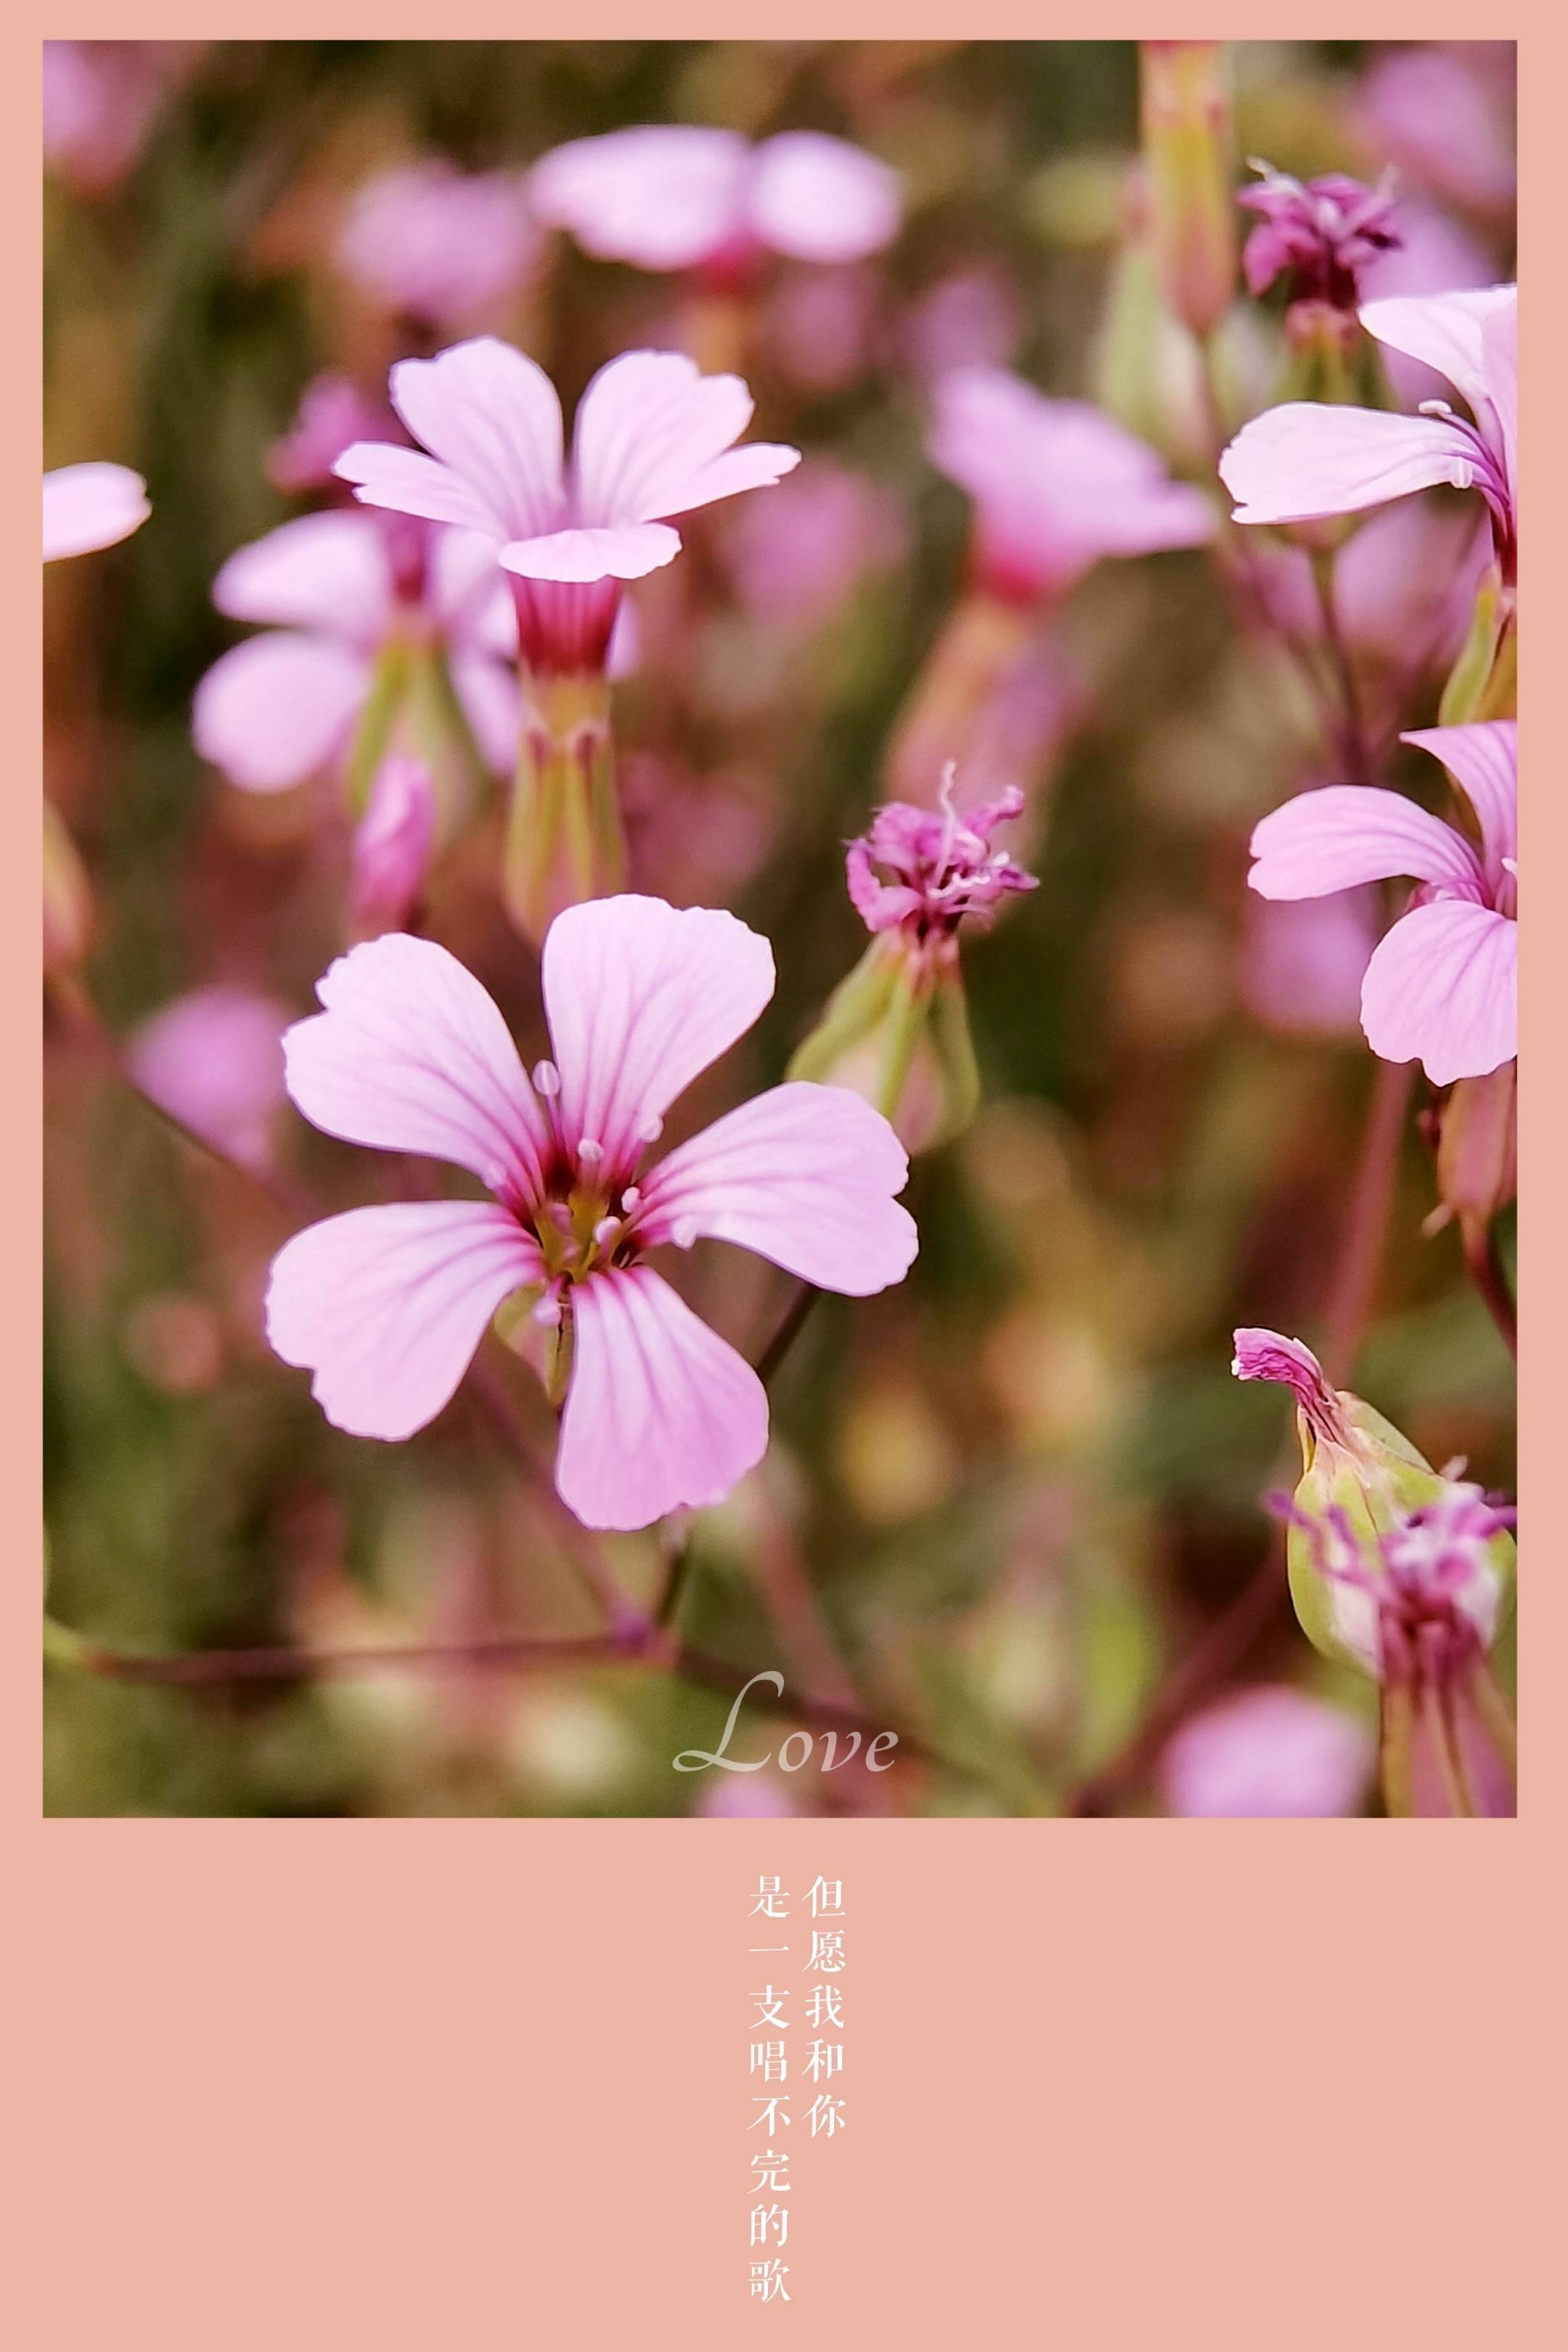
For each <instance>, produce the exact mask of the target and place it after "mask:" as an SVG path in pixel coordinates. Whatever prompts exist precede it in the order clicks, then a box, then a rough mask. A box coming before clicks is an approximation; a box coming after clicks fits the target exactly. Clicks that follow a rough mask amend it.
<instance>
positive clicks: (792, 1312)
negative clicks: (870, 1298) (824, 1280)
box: [753, 1282, 822, 1388]
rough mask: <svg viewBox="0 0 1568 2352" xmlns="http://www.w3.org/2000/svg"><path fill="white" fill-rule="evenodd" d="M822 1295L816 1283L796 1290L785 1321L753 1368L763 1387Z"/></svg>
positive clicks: (771, 1377) (805, 1284)
mask: <svg viewBox="0 0 1568 2352" xmlns="http://www.w3.org/2000/svg"><path fill="white" fill-rule="evenodd" d="M821 1296H822V1293H821V1291H820V1290H818V1288H817V1287H816V1284H815V1283H811V1282H803V1283H802V1284H801V1286H800V1287H799V1289H798V1290H797V1291H796V1292H795V1297H793V1298H792V1299H791V1300H790V1303H789V1305H788V1307H786V1308H785V1310H784V1320H783V1322H782V1323H781V1324H780V1325H779V1327H778V1329H777V1330H776V1331H775V1332H774V1333H773V1338H772V1339H770V1340H769V1341H768V1344H767V1346H766V1347H765V1348H764V1349H763V1352H762V1354H761V1355H760V1356H759V1357H758V1358H757V1360H756V1364H755V1366H754V1368H753V1369H754V1370H755V1372H756V1375H757V1378H758V1380H760V1381H761V1382H762V1384H763V1388H766V1387H767V1386H768V1385H769V1383H770V1382H771V1381H772V1380H773V1374H774V1373H775V1372H776V1371H777V1370H778V1368H779V1366H780V1365H781V1364H782V1363H783V1361H784V1358H785V1357H786V1356H787V1355H788V1353H789V1351H790V1349H791V1348H792V1347H793V1346H794V1345H795V1340H796V1339H798V1338H799V1337H800V1333H801V1328H802V1327H803V1325H804V1324H805V1318H806V1317H807V1316H808V1315H809V1314H810V1313H811V1310H812V1308H813V1307H815V1306H816V1302H817V1300H818V1299H819V1298H820V1297H821Z"/></svg>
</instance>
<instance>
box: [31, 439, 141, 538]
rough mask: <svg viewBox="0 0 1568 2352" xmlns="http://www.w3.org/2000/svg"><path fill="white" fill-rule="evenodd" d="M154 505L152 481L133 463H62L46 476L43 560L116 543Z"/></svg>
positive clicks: (135, 528)
mask: <svg viewBox="0 0 1568 2352" xmlns="http://www.w3.org/2000/svg"><path fill="white" fill-rule="evenodd" d="M152 511H153V509H152V508H151V507H150V506H149V505H148V503H147V485H146V483H145V482H144V481H143V480H142V477H141V475H140V474H133V473H132V470H131V468H130V467H129V466H110V465H108V464H104V463H97V462H95V463H91V464H89V465H85V466H61V467H58V469H57V470H56V471H55V472H54V473H52V474H46V475H45V476H44V562H46V563H52V562H54V561H55V559H56V558H57V557H58V556H61V555H90V554H91V553H92V552H93V551H94V550H95V549H96V548H100V547H113V546H115V545H116V544H117V543H118V541H121V540H122V539H129V538H130V536H131V534H132V531H133V530H141V528H142V524H143V523H144V522H145V521H146V520H147V518H148V516H149V515H150V514H151V513H152Z"/></svg>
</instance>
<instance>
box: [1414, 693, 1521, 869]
mask: <svg viewBox="0 0 1568 2352" xmlns="http://www.w3.org/2000/svg"><path fill="white" fill-rule="evenodd" d="M1400 741H1401V742H1402V743H1418V744H1419V745H1420V747H1421V749H1422V750H1423V751H1430V752H1431V754H1432V757H1433V758H1434V759H1435V760H1441V761H1442V762H1443V765H1444V766H1445V767H1446V768H1447V770H1448V771H1449V772H1450V773H1451V774H1453V775H1455V776H1457V777H1458V781H1459V782H1460V784H1461V785H1462V786H1463V788H1464V792H1465V796H1466V798H1467V799H1468V802H1469V803H1470V806H1471V807H1472V808H1473V809H1474V810H1475V813H1476V815H1477V817H1478V818H1479V822H1480V828H1481V844H1482V853H1483V856H1484V857H1485V861H1486V874H1487V882H1488V886H1489V889H1490V891H1491V894H1492V896H1493V898H1494V899H1496V898H1499V897H1500V896H1502V895H1505V894H1509V893H1510V877H1509V874H1508V868H1507V867H1506V866H1504V864H1503V860H1504V858H1513V859H1515V860H1517V859H1518V856H1519V724H1518V721H1517V720H1516V719H1478V720H1472V721H1471V723H1470V724H1469V725H1468V726H1464V727H1417V728H1413V729H1412V730H1411V731H1410V733H1409V734H1407V735H1402V736H1401V737H1400Z"/></svg>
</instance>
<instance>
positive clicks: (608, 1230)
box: [594, 1217, 621, 1249]
mask: <svg viewBox="0 0 1568 2352" xmlns="http://www.w3.org/2000/svg"><path fill="white" fill-rule="evenodd" d="M620 1230H621V1221H620V1219H619V1217H601V1218H600V1219H599V1222H598V1223H597V1224H596V1225H595V1228H594V1239H595V1241H596V1242H597V1244H598V1245H599V1247H600V1248H601V1249H608V1248H609V1246H610V1244H611V1243H612V1242H613V1241H614V1240H615V1238H616V1234H618V1233H619V1232H620Z"/></svg>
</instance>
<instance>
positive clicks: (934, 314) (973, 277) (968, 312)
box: [901, 268, 1022, 383]
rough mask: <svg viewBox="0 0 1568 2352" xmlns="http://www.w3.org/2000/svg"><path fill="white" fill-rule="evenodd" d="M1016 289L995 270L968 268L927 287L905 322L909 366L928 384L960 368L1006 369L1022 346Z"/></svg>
mask: <svg viewBox="0 0 1568 2352" xmlns="http://www.w3.org/2000/svg"><path fill="white" fill-rule="evenodd" d="M1021 330H1022V318H1021V312H1020V308H1019V302H1018V294H1017V289H1016V287H1015V286H1014V285H1013V283H1012V281H1011V280H1010V279H1009V278H1005V277H1003V276H1002V274H1001V273H1000V272H999V271H998V270H995V269H987V268H981V269H969V270H964V271H963V272H962V273H961V274H960V275H959V276H957V277H954V278H942V279H940V280H939V281H938V283H937V284H936V285H934V286H932V287H931V288H929V289H927V291H926V292H925V293H924V294H922V295H921V298H920V300H919V301H918V302H917V303H916V304H915V306H914V308H913V309H912V310H910V313H909V316H908V317H907V318H906V320H904V323H903V331H902V336H901V341H902V343H903V346H904V350H905V352H906V353H907V354H908V358H909V362H910V366H911V367H912V368H913V370H914V372H915V373H916V374H917V375H918V376H919V377H920V378H921V382H922V383H940V382H941V380H942V377H943V376H946V375H953V374H956V373H957V372H958V370H959V369H960V368H970V367H1005V365H1006V363H1007V362H1008V361H1009V360H1010V359H1011V358H1012V356H1013V354H1014V352H1016V350H1017V348H1018V338H1019V334H1020V332H1021Z"/></svg>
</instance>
